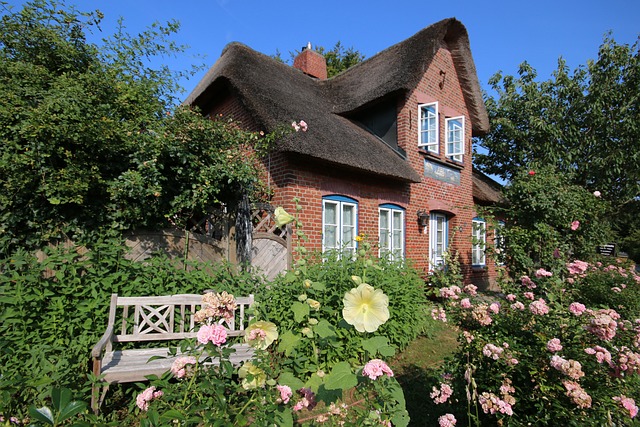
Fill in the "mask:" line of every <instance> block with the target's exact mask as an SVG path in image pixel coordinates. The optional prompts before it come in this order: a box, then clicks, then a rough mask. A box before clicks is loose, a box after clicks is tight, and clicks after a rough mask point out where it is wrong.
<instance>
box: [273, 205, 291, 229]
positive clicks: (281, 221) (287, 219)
mask: <svg viewBox="0 0 640 427" xmlns="http://www.w3.org/2000/svg"><path fill="white" fill-rule="evenodd" d="M273 216H274V221H275V222H276V226H277V227H282V226H284V225H287V224H289V223H291V222H293V220H294V219H295V218H294V217H293V216H292V215H289V214H288V213H287V211H285V210H284V209H283V208H281V207H277V208H276V210H275V211H274V212H273Z"/></svg>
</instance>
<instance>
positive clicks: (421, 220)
mask: <svg viewBox="0 0 640 427" xmlns="http://www.w3.org/2000/svg"><path fill="white" fill-rule="evenodd" d="M418 224H420V226H421V227H426V226H427V224H429V212H427V211H425V210H424V209H419V210H418Z"/></svg>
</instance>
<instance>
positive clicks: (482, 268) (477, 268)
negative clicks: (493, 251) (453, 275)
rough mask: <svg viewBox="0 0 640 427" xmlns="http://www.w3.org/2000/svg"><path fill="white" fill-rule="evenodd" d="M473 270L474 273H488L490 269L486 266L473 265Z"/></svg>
mask: <svg viewBox="0 0 640 427" xmlns="http://www.w3.org/2000/svg"><path fill="white" fill-rule="evenodd" d="M471 270H472V271H473V272H474V273H481V272H484V271H487V270H488V269H487V266H486V265H473V266H471Z"/></svg>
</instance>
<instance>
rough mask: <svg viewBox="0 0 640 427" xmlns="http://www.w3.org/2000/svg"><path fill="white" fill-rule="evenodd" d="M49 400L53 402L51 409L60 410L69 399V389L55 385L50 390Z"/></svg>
mask: <svg viewBox="0 0 640 427" xmlns="http://www.w3.org/2000/svg"><path fill="white" fill-rule="evenodd" d="M51 401H52V402H53V409H55V410H56V411H57V412H60V411H61V410H62V408H63V407H65V406H67V404H68V403H69V402H70V401H71V390H69V389H68V388H64V387H63V388H58V387H55V388H53V389H52V390H51Z"/></svg>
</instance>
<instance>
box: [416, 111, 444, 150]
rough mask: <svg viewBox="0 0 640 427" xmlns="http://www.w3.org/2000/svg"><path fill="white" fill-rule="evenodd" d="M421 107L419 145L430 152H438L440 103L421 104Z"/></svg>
mask: <svg viewBox="0 0 640 427" xmlns="http://www.w3.org/2000/svg"><path fill="white" fill-rule="evenodd" d="M418 108H419V109H420V111H419V115H420V137H419V141H418V146H419V147H423V148H424V149H425V150H427V151H428V152H430V153H434V154H438V153H439V151H440V150H439V147H438V145H439V144H438V134H439V132H438V103H437V102H434V103H432V104H421V105H419V106H418Z"/></svg>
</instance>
